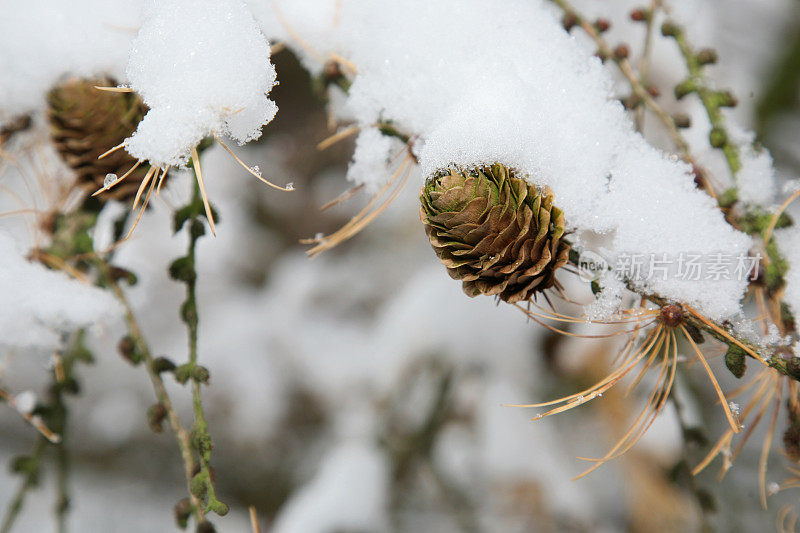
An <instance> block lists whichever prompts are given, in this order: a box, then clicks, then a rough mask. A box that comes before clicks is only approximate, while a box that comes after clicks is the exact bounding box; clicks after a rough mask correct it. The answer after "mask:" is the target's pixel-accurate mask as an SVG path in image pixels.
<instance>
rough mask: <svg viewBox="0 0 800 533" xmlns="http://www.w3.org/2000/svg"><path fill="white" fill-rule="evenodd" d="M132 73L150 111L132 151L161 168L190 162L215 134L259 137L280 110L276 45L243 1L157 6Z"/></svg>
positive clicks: (176, 0) (179, 0)
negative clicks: (273, 96) (275, 91)
mask: <svg viewBox="0 0 800 533" xmlns="http://www.w3.org/2000/svg"><path fill="white" fill-rule="evenodd" d="M127 74H128V80H129V82H130V86H131V88H133V89H134V90H135V91H136V92H138V93H139V94H140V95H141V96H142V98H143V99H144V102H145V103H146V104H147V105H148V106H149V107H150V111H149V112H148V113H147V115H146V116H145V118H144V119H143V120H142V122H141V123H140V124H139V127H138V129H137V131H136V132H135V133H134V135H133V136H132V137H131V138H130V139H128V141H127V143H126V149H127V150H128V152H129V153H130V154H131V155H132V156H134V157H136V158H137V159H146V160H149V161H150V162H151V163H153V164H155V165H158V166H166V165H182V164H185V163H186V161H187V160H188V158H189V154H190V151H191V149H192V148H193V147H195V146H196V145H197V144H198V143H199V142H200V141H201V140H202V139H203V138H204V137H206V136H208V135H210V134H211V133H218V134H227V135H229V136H231V137H232V138H233V139H235V140H236V141H238V142H239V143H240V144H244V143H246V142H249V141H252V140H254V139H257V138H258V137H260V136H261V127H262V126H264V125H265V124H267V123H268V122H270V121H271V120H272V118H273V117H274V116H275V113H276V112H277V109H278V108H277V106H276V105H275V103H274V102H272V101H271V100H269V99H268V98H267V94H268V93H269V91H270V90H271V89H272V87H273V86H274V85H275V69H274V67H273V66H272V64H271V63H270V48H269V43H268V42H267V40H266V38H265V37H264V35H263V34H262V33H261V31H260V30H259V28H258V26H257V25H256V23H255V21H254V20H253V17H252V15H251V13H250V11H249V9H248V8H247V7H246V6H245V5H244V3H243V2H241V0H192V1H188V0H168V1H153V2H151V3H150V5H149V6H148V8H147V9H146V12H145V21H144V24H143V25H142V28H141V29H140V30H139V34H138V36H137V37H136V39H135V40H134V41H133V44H132V47H131V54H130V60H129V62H128V69H127Z"/></svg>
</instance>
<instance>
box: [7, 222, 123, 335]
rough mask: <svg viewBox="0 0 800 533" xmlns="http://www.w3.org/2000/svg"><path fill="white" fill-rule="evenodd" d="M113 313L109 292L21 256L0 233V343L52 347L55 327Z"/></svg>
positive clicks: (75, 325)
mask: <svg viewBox="0 0 800 533" xmlns="http://www.w3.org/2000/svg"><path fill="white" fill-rule="evenodd" d="M118 315H121V310H120V309H119V306H118V305H117V304H116V302H115V301H114V299H113V297H112V296H111V295H110V294H108V293H106V292H104V291H102V290H100V289H97V288H94V287H92V286H90V285H85V284H82V283H79V282H78V281H75V280H74V279H71V278H70V277H69V276H68V275H67V274H64V273H63V272H55V271H52V270H48V269H46V268H45V267H43V266H42V265H39V264H36V263H31V262H29V261H27V260H26V259H25V258H24V257H22V255H20V253H19V252H18V251H17V250H16V248H15V245H14V241H13V240H12V239H11V238H10V237H9V236H8V235H6V234H4V233H0V345H2V346H18V347H27V346H32V347H40V348H54V347H56V346H58V343H59V336H58V333H59V332H60V331H74V330H75V329H77V328H82V327H87V326H91V325H92V324H94V323H95V322H97V321H101V320H103V319H104V318H105V319H108V317H114V316H118Z"/></svg>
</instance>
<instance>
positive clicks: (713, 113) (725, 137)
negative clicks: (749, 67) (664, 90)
mask: <svg viewBox="0 0 800 533" xmlns="http://www.w3.org/2000/svg"><path fill="white" fill-rule="evenodd" d="M667 24H670V30H672V31H671V32H670V35H671V36H672V37H673V38H674V39H675V42H676V43H677V44H678V48H679V49H680V52H681V55H682V56H683V59H684V61H685V62H686V68H687V69H688V71H689V78H688V80H686V81H685V82H683V83H685V84H687V86H686V88H687V89H691V90H692V91H693V92H696V93H697V96H698V97H699V98H700V102H701V103H702V104H703V107H704V108H705V110H706V115H707V116H708V120H709V122H710V123H711V131H712V134H715V135H717V136H718V138H719V139H720V143H721V144H720V146H716V147H717V148H720V149H721V150H722V152H723V154H724V155H725V161H726V163H727V164H728V168H729V169H730V172H731V177H732V178H733V179H734V181H735V180H736V174H737V173H738V172H739V170H740V169H741V168H742V163H741V159H740V158H739V147H738V146H736V145H735V144H734V143H733V142H732V141H731V139H730V136H729V134H728V130H727V128H726V124H725V117H724V116H723V115H722V108H723V107H726V104H727V106H730V105H732V104H733V102H731V101H730V98H732V97H731V96H730V95H728V94H727V93H724V92H720V91H717V90H714V89H711V87H710V83H709V80H708V78H707V77H706V75H705V72H704V71H703V62H702V61H701V60H700V56H699V55H698V54H696V53H695V52H694V50H693V49H692V47H691V45H690V43H689V41H688V40H687V39H686V33H685V32H684V31H683V29H682V28H679V27H678V26H676V25H675V24H673V23H671V22H670V23H667ZM714 132H717V133H714Z"/></svg>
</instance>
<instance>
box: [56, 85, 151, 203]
mask: <svg viewBox="0 0 800 533" xmlns="http://www.w3.org/2000/svg"><path fill="white" fill-rule="evenodd" d="M109 85H113V83H110V82H109V81H108V80H81V79H72V80H68V81H66V82H65V83H63V84H61V85H59V86H58V87H56V88H55V89H53V90H52V91H50V94H49V95H48V119H49V121H50V135H51V137H52V139H53V143H54V144H55V147H56V149H57V150H58V153H59V155H60V156H61V158H62V159H63V160H64V162H65V163H66V164H67V165H68V166H69V167H70V168H72V170H74V171H75V174H76V176H77V180H76V185H77V186H78V187H81V188H83V189H85V190H86V191H87V192H94V191H95V190H97V189H100V188H101V187H102V186H103V180H104V179H105V177H106V174H116V175H117V176H122V175H123V174H124V173H125V172H127V171H128V170H129V169H130V168H131V167H132V166H133V165H134V164H135V163H136V160H135V159H134V158H132V157H131V156H130V155H128V153H127V152H126V151H125V150H124V149H123V148H120V149H119V150H116V151H115V152H113V153H111V154H109V155H107V156H106V157H104V158H103V159H97V157H98V156H100V155H101V154H103V153H104V152H106V151H107V150H109V149H110V148H113V147H114V146H117V145H118V144H120V143H121V142H122V141H124V140H125V139H126V138H127V137H129V136H130V135H131V134H132V133H133V132H134V130H135V129H136V126H137V125H138V124H139V121H140V120H142V117H144V114H145V112H146V111H147V108H146V107H145V105H144V103H143V102H142V101H141V99H140V98H139V97H138V96H137V95H136V94H133V93H115V92H109V91H101V90H99V89H96V88H95V86H109ZM146 173H147V166H146V165H144V164H142V165H140V166H139V167H138V168H137V169H136V170H135V171H133V172H132V173H131V174H130V175H129V176H128V177H127V178H125V180H124V181H123V182H121V183H119V184H118V185H116V186H115V187H114V188H112V189H110V190H109V191H107V192H104V193H103V194H101V195H99V196H98V197H97V198H98V199H100V200H101V201H106V200H109V199H112V198H113V199H115V200H123V201H124V200H129V199H132V198H133V197H134V196H135V194H136V191H137V190H138V188H139V185H140V184H141V182H142V179H143V178H144V176H145V174H146Z"/></svg>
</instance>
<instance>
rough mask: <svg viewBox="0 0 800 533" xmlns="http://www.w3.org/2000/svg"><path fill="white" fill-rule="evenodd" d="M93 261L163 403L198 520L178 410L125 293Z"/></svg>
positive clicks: (201, 511)
mask: <svg viewBox="0 0 800 533" xmlns="http://www.w3.org/2000/svg"><path fill="white" fill-rule="evenodd" d="M96 265H97V267H98V271H99V272H100V278H101V283H102V284H105V285H106V286H108V287H110V288H111V290H112V292H113V293H114V295H115V296H116V297H117V300H118V301H119V302H120V303H121V304H122V307H123V308H124V310H125V323H126V325H127V328H128V334H129V335H130V337H131V338H132V339H133V340H134V342H135V343H136V349H137V351H138V353H140V354H141V355H142V357H143V359H144V367H145V369H146V370H147V375H148V377H149V378H150V383H151V384H152V386H153V392H155V395H156V399H157V400H158V402H159V403H160V404H161V405H163V406H164V409H165V411H166V414H167V415H166V417H167V421H168V422H169V425H170V429H171V430H172V433H173V435H174V436H175V440H176V442H177V443H178V448H179V450H180V454H181V458H182V459H183V467H184V473H185V475H186V485H187V488H188V490H189V494H190V497H191V499H192V504H193V507H194V513H195V516H196V518H197V520H198V521H200V520H203V519H204V516H205V513H204V509H203V506H202V505H201V504H200V501H199V500H198V499H197V498H196V497H195V496H194V495H193V494H192V491H191V481H192V476H193V475H194V469H195V460H194V456H193V453H192V445H191V439H190V436H189V433H188V432H187V431H186V429H184V427H183V424H182V423H181V421H180V418H179V417H178V413H177V412H176V411H175V408H174V406H173V404H172V400H171V398H170V396H169V393H168V392H167V389H166V387H165V386H164V381H163V380H162V379H161V375H160V374H159V373H158V372H157V371H156V368H155V366H154V365H153V362H154V358H153V355H152V353H151V352H150V349H149V347H148V345H147V342H146V341H145V339H144V336H143V335H142V330H141V328H140V327H139V323H138V322H137V320H136V316H135V315H134V313H133V308H132V307H131V305H130V302H129V301H128V298H127V297H126V296H125V293H124V291H123V290H122V288H121V287H120V286H119V283H117V281H116V280H115V279H114V276H113V275H112V272H111V267H110V266H109V264H108V263H106V262H105V261H104V260H102V259H98V260H97V261H96Z"/></svg>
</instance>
